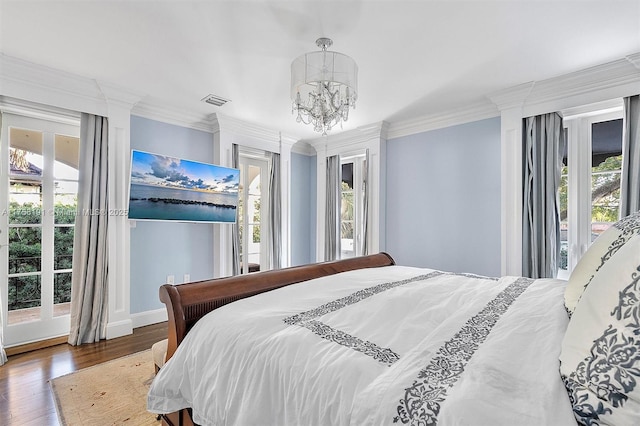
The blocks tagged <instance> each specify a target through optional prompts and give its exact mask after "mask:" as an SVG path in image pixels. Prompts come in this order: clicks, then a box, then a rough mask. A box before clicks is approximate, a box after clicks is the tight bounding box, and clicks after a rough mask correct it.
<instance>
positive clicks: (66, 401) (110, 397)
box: [50, 350, 160, 426]
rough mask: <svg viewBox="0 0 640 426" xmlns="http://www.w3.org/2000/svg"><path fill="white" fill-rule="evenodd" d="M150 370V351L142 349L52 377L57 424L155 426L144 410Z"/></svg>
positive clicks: (151, 375) (149, 415)
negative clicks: (141, 350) (58, 421)
mask: <svg viewBox="0 0 640 426" xmlns="http://www.w3.org/2000/svg"><path fill="white" fill-rule="evenodd" d="M153 372H154V366H153V359H152V356H151V351H150V350H146V351H143V352H138V353H135V354H133V355H129V356H126V357H122V358H118V359H114V360H112V361H108V362H105V363H102V364H98V365H95V366H93V367H88V368H84V369H82V370H80V371H76V372H74V373H70V374H67V375H65V376H61V377H57V378H55V379H52V380H51V382H50V384H51V388H52V389H53V394H54V395H55V400H56V409H57V410H58V417H59V418H60V423H61V424H62V425H66V426H76V425H91V426H94V425H95V426H99V425H132V426H133V425H135V426H138V425H156V426H157V425H159V424H160V422H159V421H157V420H156V416H155V414H152V413H150V412H148V411H147V392H148V391H149V385H150V384H151V381H152V380H153V376H154V373H153Z"/></svg>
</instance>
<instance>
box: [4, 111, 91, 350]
mask: <svg viewBox="0 0 640 426" xmlns="http://www.w3.org/2000/svg"><path fill="white" fill-rule="evenodd" d="M79 132H80V129H79V123H75V122H74V120H72V119H68V118H65V119H64V120H60V121H57V120H55V119H54V118H52V119H51V120H49V119H40V118H33V117H27V116H22V115H17V114H12V113H4V114H3V115H2V136H1V144H0V158H1V159H2V163H1V164H2V167H1V170H2V173H1V176H0V187H1V190H0V191H1V192H0V207H1V210H2V212H3V214H2V218H1V219H0V231H1V233H0V238H1V240H0V244H1V246H2V251H1V259H0V274H1V275H2V281H1V282H2V284H1V289H0V290H1V293H0V296H1V299H2V310H3V318H4V323H3V331H4V343H5V345H6V346H12V345H19V344H24V343H30V342H34V341H39V340H44V339H48V338H53V337H58V336H64V335H66V334H68V333H69V305H70V300H71V269H72V267H71V263H72V259H73V254H72V253H73V231H74V223H75V215H76V201H77V190H78V161H79V146H80V141H79Z"/></svg>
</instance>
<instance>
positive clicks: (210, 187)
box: [131, 150, 240, 194]
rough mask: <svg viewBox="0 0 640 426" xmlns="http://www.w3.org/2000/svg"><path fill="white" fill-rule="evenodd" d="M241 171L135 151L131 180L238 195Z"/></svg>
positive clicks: (144, 183) (132, 160)
mask: <svg viewBox="0 0 640 426" xmlns="http://www.w3.org/2000/svg"><path fill="white" fill-rule="evenodd" d="M239 180H240V171H239V170H237V169H231V168H227V167H221V166H216V165H213V164H207V163H199V162H196V161H189V160H182V159H179V158H173V157H167V156H164V155H159V154H152V153H148V152H142V151H135V150H134V151H133V152H132V155H131V183H132V184H140V185H155V186H164V187H171V188H181V189H190V190H195V191H212V192H222V193H228V194H234V193H237V192H238V186H239Z"/></svg>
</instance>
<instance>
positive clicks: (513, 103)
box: [487, 81, 536, 111]
mask: <svg viewBox="0 0 640 426" xmlns="http://www.w3.org/2000/svg"><path fill="white" fill-rule="evenodd" d="M535 85H536V83H535V81H530V82H528V83H523V84H519V85H517V86H513V87H508V88H506V89H502V90H498V91H496V92H493V93H491V94H489V95H488V96H487V98H488V99H489V100H490V101H491V102H493V103H494V104H495V105H496V106H497V107H498V109H499V110H500V111H503V110H505V109H511V108H517V107H522V106H523V105H524V103H525V101H526V100H527V98H528V97H529V96H530V95H531V91H532V90H533V88H534V87H535Z"/></svg>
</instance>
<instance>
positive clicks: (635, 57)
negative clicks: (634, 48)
mask: <svg viewBox="0 0 640 426" xmlns="http://www.w3.org/2000/svg"><path fill="white" fill-rule="evenodd" d="M626 60H627V61H629V62H631V63H632V64H633V66H634V67H636V68H638V69H640V52H639V53H634V54H631V55H629V56H627V57H626Z"/></svg>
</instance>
